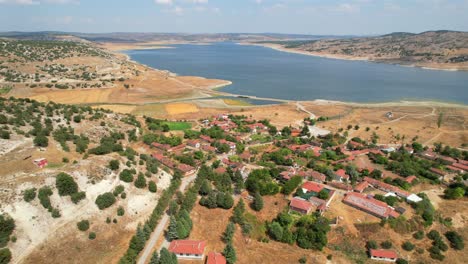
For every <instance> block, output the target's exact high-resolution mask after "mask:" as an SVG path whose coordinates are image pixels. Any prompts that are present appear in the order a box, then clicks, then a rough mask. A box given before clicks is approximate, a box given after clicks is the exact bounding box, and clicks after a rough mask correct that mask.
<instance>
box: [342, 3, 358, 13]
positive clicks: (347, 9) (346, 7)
mask: <svg viewBox="0 0 468 264" xmlns="http://www.w3.org/2000/svg"><path fill="white" fill-rule="evenodd" d="M359 10H360V8H359V6H358V5H354V4H347V3H345V4H340V5H338V7H337V8H336V11H339V12H344V13H356V12H359Z"/></svg>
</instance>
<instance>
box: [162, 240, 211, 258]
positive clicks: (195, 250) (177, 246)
mask: <svg viewBox="0 0 468 264" xmlns="http://www.w3.org/2000/svg"><path fill="white" fill-rule="evenodd" d="M205 247H206V242H205V241H202V240H173V241H172V242H171V244H170V245H169V248H168V249H169V251H170V252H172V253H176V254H198V255H202V254H203V253H204V252H205Z"/></svg>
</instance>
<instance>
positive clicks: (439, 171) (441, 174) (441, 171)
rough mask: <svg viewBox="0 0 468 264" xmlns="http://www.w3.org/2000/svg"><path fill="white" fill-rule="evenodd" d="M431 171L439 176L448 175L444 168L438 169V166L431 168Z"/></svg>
mask: <svg viewBox="0 0 468 264" xmlns="http://www.w3.org/2000/svg"><path fill="white" fill-rule="evenodd" d="M429 170H430V171H431V172H433V173H435V174H437V175H439V176H442V177H445V175H447V173H446V172H445V171H443V170H440V169H437V168H430V169H429Z"/></svg>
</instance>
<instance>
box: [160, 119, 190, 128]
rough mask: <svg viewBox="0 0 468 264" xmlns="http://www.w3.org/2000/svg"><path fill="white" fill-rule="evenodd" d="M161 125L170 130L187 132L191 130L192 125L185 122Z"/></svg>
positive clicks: (166, 122)
mask: <svg viewBox="0 0 468 264" xmlns="http://www.w3.org/2000/svg"><path fill="white" fill-rule="evenodd" d="M162 124H163V125H164V124H166V125H168V126H169V129H170V130H187V129H190V128H192V125H191V124H190V123H187V122H175V121H164V122H162Z"/></svg>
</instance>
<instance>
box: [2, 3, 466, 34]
mask: <svg viewBox="0 0 468 264" xmlns="http://www.w3.org/2000/svg"><path fill="white" fill-rule="evenodd" d="M440 29H447V30H459V31H468V0H0V31H46V30H53V31H67V32H88V33H104V32H177V33H240V32H242V33H265V32H269V33H290V34H293V33H295V34H312V35H376V34H386V33H391V32H414V33H417V32H423V31H428V30H440Z"/></svg>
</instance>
